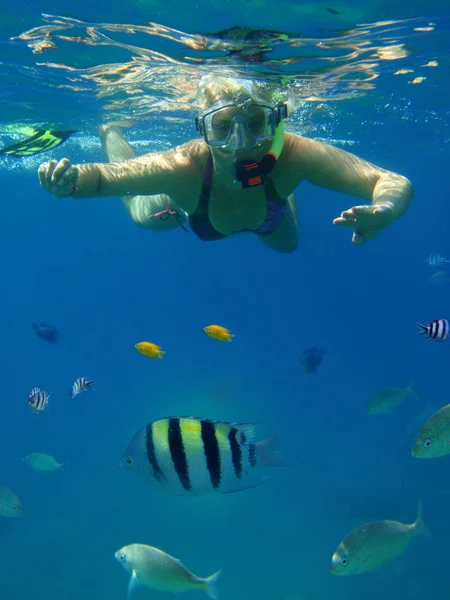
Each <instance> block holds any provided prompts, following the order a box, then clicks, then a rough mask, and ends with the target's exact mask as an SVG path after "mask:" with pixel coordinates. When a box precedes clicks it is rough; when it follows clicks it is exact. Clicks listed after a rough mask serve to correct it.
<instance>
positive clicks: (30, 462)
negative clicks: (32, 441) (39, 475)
mask: <svg viewBox="0 0 450 600" xmlns="http://www.w3.org/2000/svg"><path fill="white" fill-rule="evenodd" d="M22 460H23V462H24V463H25V464H26V465H27V466H28V467H30V469H33V470H34V471H57V470H58V469H61V468H62V467H63V464H62V463H59V462H58V461H57V460H56V459H55V458H53V456H50V454H42V453H41V452H33V453H32V454H29V455H28V456H25V458H22Z"/></svg>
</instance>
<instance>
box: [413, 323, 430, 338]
mask: <svg viewBox="0 0 450 600" xmlns="http://www.w3.org/2000/svg"><path fill="white" fill-rule="evenodd" d="M416 325H417V327H418V328H419V329H420V331H419V332H418V334H417V335H423V334H426V333H428V331H427V326H426V325H422V323H417V321H416Z"/></svg>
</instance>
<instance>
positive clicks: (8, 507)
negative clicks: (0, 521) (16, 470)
mask: <svg viewBox="0 0 450 600" xmlns="http://www.w3.org/2000/svg"><path fill="white" fill-rule="evenodd" d="M24 515H25V511H24V510H23V506H22V502H21V501H20V500H19V498H18V497H17V496H16V494H15V493H14V492H12V491H11V490H10V489H9V488H7V487H0V517H6V518H9V519H16V518H17V517H23V516H24Z"/></svg>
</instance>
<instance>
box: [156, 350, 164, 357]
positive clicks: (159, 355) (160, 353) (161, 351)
mask: <svg viewBox="0 0 450 600" xmlns="http://www.w3.org/2000/svg"><path fill="white" fill-rule="evenodd" d="M165 353H166V351H165V350H158V352H157V353H156V356H157V357H158V358H162V357H163V356H164V354H165Z"/></svg>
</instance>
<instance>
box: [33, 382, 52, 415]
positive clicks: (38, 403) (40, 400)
mask: <svg viewBox="0 0 450 600" xmlns="http://www.w3.org/2000/svg"><path fill="white" fill-rule="evenodd" d="M49 398H50V394H49V393H48V392H45V391H44V390H41V389H39V388H38V387H34V388H33V389H32V390H31V391H30V393H29V394H28V406H29V407H30V410H31V411H32V412H34V413H39V412H42V411H43V410H45V407H46V406H47V404H48V399H49Z"/></svg>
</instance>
